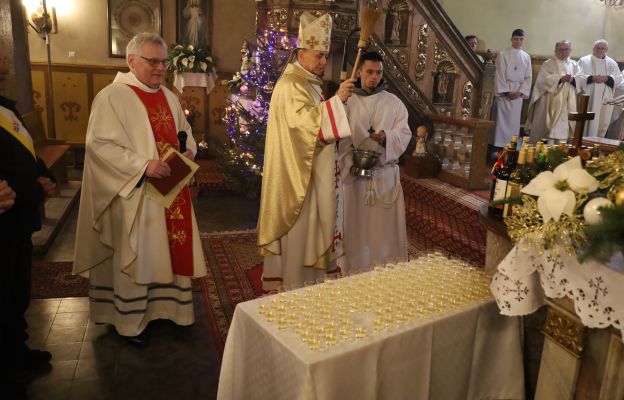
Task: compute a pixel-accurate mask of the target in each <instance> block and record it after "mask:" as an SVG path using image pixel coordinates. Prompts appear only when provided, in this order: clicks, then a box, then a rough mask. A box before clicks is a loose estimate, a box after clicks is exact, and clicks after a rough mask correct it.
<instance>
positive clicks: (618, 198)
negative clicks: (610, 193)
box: [614, 186, 624, 207]
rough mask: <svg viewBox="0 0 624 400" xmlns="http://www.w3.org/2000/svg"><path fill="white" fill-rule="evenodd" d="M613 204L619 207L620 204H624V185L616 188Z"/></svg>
mask: <svg viewBox="0 0 624 400" xmlns="http://www.w3.org/2000/svg"><path fill="white" fill-rule="evenodd" d="M614 200H615V205H616V206H618V207H620V206H624V186H623V187H621V188H620V189H618V191H617V192H615V199H614Z"/></svg>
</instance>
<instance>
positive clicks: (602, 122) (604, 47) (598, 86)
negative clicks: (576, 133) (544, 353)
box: [575, 39, 622, 137]
mask: <svg viewBox="0 0 624 400" xmlns="http://www.w3.org/2000/svg"><path fill="white" fill-rule="evenodd" d="M608 50H609V43H607V41H606V40H604V39H600V40H597V41H596V42H595V43H594V47H593V49H592V54H588V55H586V56H585V57H582V58H581V59H580V60H579V62H578V64H579V67H580V69H581V70H580V72H579V74H578V75H577V76H576V77H575V78H576V82H577V85H578V87H579V89H580V90H581V92H582V94H584V95H586V96H589V105H588V107H587V111H590V112H593V113H594V119H593V120H592V121H589V123H588V124H587V125H586V126H585V132H583V136H600V137H605V134H606V133H607V129H608V128H609V124H610V123H611V113H612V112H613V106H612V105H608V104H604V102H605V101H608V100H611V99H613V90H614V88H616V87H618V86H620V84H622V73H621V72H620V68H619V67H618V64H617V62H615V60H614V59H612V58H611V57H609V56H607V51H608Z"/></svg>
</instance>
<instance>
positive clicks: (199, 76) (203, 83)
mask: <svg viewBox="0 0 624 400" xmlns="http://www.w3.org/2000/svg"><path fill="white" fill-rule="evenodd" d="M173 75H174V79H173V86H175V87H176V89H178V90H179V91H180V93H182V90H184V88H185V87H187V86H195V87H205V88H206V94H209V93H210V92H211V91H212V89H214V87H215V80H216V79H217V74H216V73H214V72H212V73H206V74H205V73H202V72H182V73H179V74H178V73H177V72H176V73H174V74H173Z"/></svg>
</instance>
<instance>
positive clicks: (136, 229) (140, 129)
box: [73, 72, 206, 336]
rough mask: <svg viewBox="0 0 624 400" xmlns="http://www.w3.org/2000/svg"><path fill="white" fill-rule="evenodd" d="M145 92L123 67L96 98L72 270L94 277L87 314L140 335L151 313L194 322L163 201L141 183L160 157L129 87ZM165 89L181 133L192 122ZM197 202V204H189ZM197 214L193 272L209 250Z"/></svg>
mask: <svg viewBox="0 0 624 400" xmlns="http://www.w3.org/2000/svg"><path fill="white" fill-rule="evenodd" d="M128 85H132V86H136V87H138V88H140V89H141V90H143V91H146V92H152V93H153V92H155V91H156V90H154V89H151V88H149V87H147V86H146V85H144V84H142V83H141V82H140V81H139V80H138V79H137V78H136V77H135V76H134V74H132V73H131V72H129V73H125V74H123V73H118V74H117V76H116V77H115V80H114V82H113V83H112V84H111V85H109V86H107V87H106V88H104V89H103V90H102V91H101V92H100V93H99V94H98V95H97V96H96V98H95V100H94V102H93V106H92V109H91V115H90V118H89V126H88V128H87V137H86V145H85V151H86V155H85V164H84V173H83V180H82V195H81V197H80V209H79V213H78V227H77V230H76V246H75V255H74V269H73V272H74V273H76V274H81V275H83V276H88V277H89V281H90V290H89V298H90V311H91V314H90V319H91V321H93V322H99V323H109V324H112V325H114V326H115V328H116V329H117V331H118V332H119V333H120V334H121V335H124V336H135V335H138V334H140V333H141V332H142V331H143V329H145V327H146V326H147V323H148V322H149V321H151V320H154V319H169V320H172V321H173V322H175V323H176V324H178V325H190V324H192V323H193V321H194V314H193V298H192V292H191V282H190V278H189V277H181V276H176V275H174V274H173V271H172V266H171V257H170V254H169V238H168V235H167V226H166V221H165V208H164V207H163V206H161V205H160V204H158V203H156V202H155V201H153V200H151V199H149V198H148V197H147V196H146V195H145V186H146V185H145V183H144V182H143V184H139V183H140V181H141V179H142V177H143V174H144V173H145V170H146V168H147V164H148V161H149V160H151V159H157V158H158V150H157V148H156V141H155V139H154V135H153V133H152V128H151V125H150V122H149V120H148V116H147V110H146V108H145V106H144V105H143V103H142V102H141V100H140V99H139V97H138V96H137V95H136V93H135V92H134V91H133V90H132V89H131V88H130V87H129V86H128ZM161 90H163V91H164V93H165V96H166V99H167V103H168V104H169V107H170V109H171V113H172V115H173V118H174V120H175V126H176V132H177V131H182V130H184V131H187V132H188V133H189V135H188V138H187V149H189V150H191V151H193V152H196V149H197V147H196V144H195V141H194V140H193V136H192V135H191V134H190V126H189V124H188V122H187V121H186V118H185V116H184V111H183V110H182V107H181V106H180V103H179V101H178V99H177V97H176V96H175V95H174V94H173V93H172V92H171V91H170V90H168V89H166V88H164V87H161ZM191 207H192V205H191ZM191 214H192V217H193V221H192V226H193V271H194V276H196V277H198V276H204V275H206V265H205V261H204V253H203V249H202V245H201V241H200V237H199V231H198V229H197V222H196V220H195V214H194V212H191Z"/></svg>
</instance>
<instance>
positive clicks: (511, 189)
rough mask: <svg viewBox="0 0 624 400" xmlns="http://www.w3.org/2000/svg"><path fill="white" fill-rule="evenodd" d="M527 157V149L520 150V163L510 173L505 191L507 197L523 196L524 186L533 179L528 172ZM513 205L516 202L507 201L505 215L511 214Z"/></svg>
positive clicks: (504, 208)
mask: <svg viewBox="0 0 624 400" xmlns="http://www.w3.org/2000/svg"><path fill="white" fill-rule="evenodd" d="M526 158H527V151H526V149H522V150H520V154H519V155H518V164H517V165H516V168H514V170H513V171H512V172H511V173H510V174H509V179H508V182H507V190H506V192H505V198H506V199H513V198H520V197H521V196H522V193H521V190H522V188H523V187H524V186H525V185H526V184H528V183H529V181H530V180H531V179H530V177H529V173H528V168H527V163H526ZM513 207H514V204H512V203H505V206H504V207H503V216H504V217H508V216H510V215H511V213H512V210H513Z"/></svg>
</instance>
